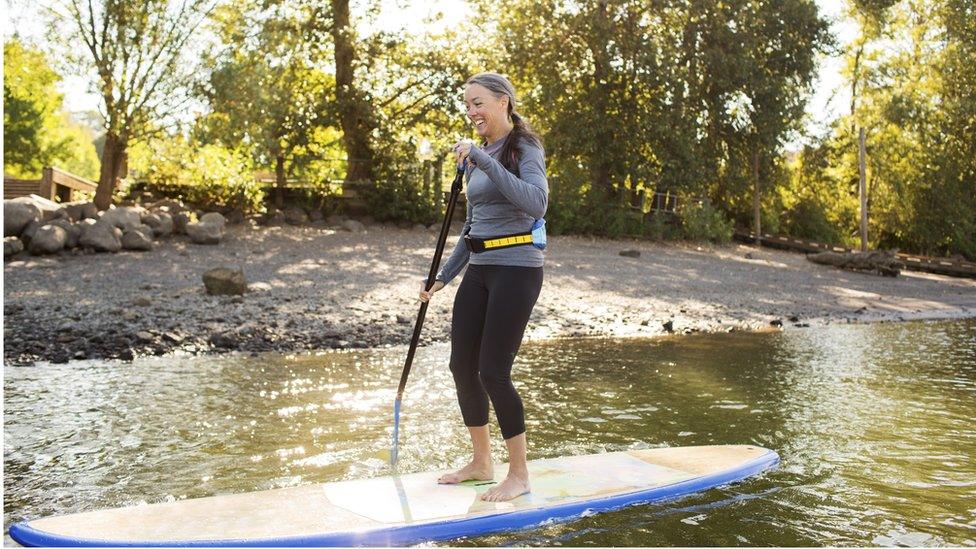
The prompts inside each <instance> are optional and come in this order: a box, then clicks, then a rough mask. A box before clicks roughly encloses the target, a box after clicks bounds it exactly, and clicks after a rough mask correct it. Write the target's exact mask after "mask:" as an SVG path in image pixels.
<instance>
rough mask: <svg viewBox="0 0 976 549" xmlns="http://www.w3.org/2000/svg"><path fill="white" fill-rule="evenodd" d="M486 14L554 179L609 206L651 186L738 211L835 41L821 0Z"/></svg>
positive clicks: (794, 120) (656, 0)
mask: <svg viewBox="0 0 976 549" xmlns="http://www.w3.org/2000/svg"><path fill="white" fill-rule="evenodd" d="M478 5H479V7H480V10H481V13H480V14H479V16H480V17H484V18H494V19H496V20H497V26H498V36H497V38H496V47H497V48H498V49H499V50H500V51H502V52H503V54H502V56H501V57H502V58H501V59H500V65H502V66H505V67H510V70H512V71H513V73H514V75H515V77H516V79H517V80H518V82H517V84H518V86H519V88H520V89H523V90H526V92H527V93H526V95H527V98H526V103H527V105H528V106H529V108H532V109H533V111H534V112H535V114H536V117H537V119H539V120H540V122H541V124H540V126H541V127H542V128H543V129H544V130H545V131H546V132H547V141H548V142H549V143H550V144H551V145H553V146H552V148H553V149H554V150H555V151H557V154H558V156H559V157H561V158H558V157H557V158H554V159H553V162H552V166H553V169H554V171H557V172H561V173H560V174H559V175H563V176H565V178H566V179H568V180H570V181H579V180H581V179H584V180H585V181H586V185H587V186H588V187H589V189H591V190H594V191H599V193H598V194H599V195H600V196H603V197H604V198H602V199H601V200H604V201H606V198H605V197H607V196H609V197H613V196H615V195H616V192H617V190H618V189H620V188H622V187H625V186H629V187H631V188H636V187H637V186H644V187H647V188H655V189H659V190H675V189H680V190H683V191H685V192H693V193H698V194H704V193H705V192H709V191H710V192H711V193H712V194H714V195H715V197H716V198H717V199H718V200H719V202H720V203H721V204H722V206H723V207H724V208H726V209H729V210H735V209H736V207H737V206H736V205H737V203H738V202H740V201H741V200H742V199H743V197H748V196H749V194H748V193H747V187H745V186H744V185H743V184H742V183H743V182H747V181H748V179H749V177H748V169H749V167H750V166H751V164H752V163H751V161H750V160H751V157H752V153H753V152H754V151H757V150H759V149H760V148H763V149H765V150H766V151H767V153H765V154H764V156H763V158H764V161H766V162H768V161H770V160H769V159H770V158H772V157H773V156H774V154H773V153H774V152H775V150H776V149H777V148H778V147H779V146H780V145H781V144H782V142H783V141H784V140H785V137H786V135H787V134H788V132H789V131H790V130H792V129H795V128H796V127H797V124H798V120H799V118H800V115H801V114H802V112H803V107H804V105H805V99H806V97H807V96H808V91H809V86H810V82H811V80H812V76H813V73H814V70H815V63H814V59H815V56H816V55H817V54H818V53H819V52H820V51H822V50H823V48H824V47H825V46H826V45H827V43H828V35H827V30H826V22H825V21H824V20H823V19H822V18H820V16H819V14H818V11H817V8H816V5H815V4H814V2H813V1H812V0H779V1H761V2H747V3H744V2H726V3H716V2H713V1H711V0H692V1H678V0H621V1H615V2H609V1H604V0H595V1H592V2H570V1H567V0H562V1H558V0H552V1H549V2H541V3H540V2H530V1H528V0H525V1H522V2H516V4H515V5H509V7H508V9H506V10H503V11H501V12H499V11H498V10H496V9H495V6H494V4H493V3H491V2H488V1H487V0H485V1H482V2H479V3H478ZM581 172H585V175H584V174H582V173H581ZM581 175H582V177H581Z"/></svg>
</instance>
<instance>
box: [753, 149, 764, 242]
mask: <svg viewBox="0 0 976 549" xmlns="http://www.w3.org/2000/svg"><path fill="white" fill-rule="evenodd" d="M752 181H753V184H754V185H755V189H754V191H753V193H752V209H753V215H754V216H755V221H754V225H755V233H754V234H755V238H756V244H759V243H760V242H762V219H761V218H762V215H761V212H760V208H759V192H760V189H759V151H758V150H755V151H753V152H752Z"/></svg>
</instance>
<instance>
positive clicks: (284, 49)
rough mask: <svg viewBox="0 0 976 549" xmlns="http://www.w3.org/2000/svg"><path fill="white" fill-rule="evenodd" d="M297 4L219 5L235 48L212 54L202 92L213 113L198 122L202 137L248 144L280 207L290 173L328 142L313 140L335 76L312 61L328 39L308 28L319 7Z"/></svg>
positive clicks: (218, 15)
mask: <svg viewBox="0 0 976 549" xmlns="http://www.w3.org/2000/svg"><path fill="white" fill-rule="evenodd" d="M294 7H295V6H284V5H281V4H273V5H271V6H262V5H260V4H258V3H251V4H249V5H248V4H244V5H234V6H224V7H222V8H220V9H218V10H216V11H215V13H214V16H213V22H214V26H215V27H216V29H217V31H218V35H219V38H220V41H221V43H222V44H226V45H228V46H229V47H227V48H224V49H223V50H221V51H219V52H218V53H217V54H215V55H213V56H207V61H206V62H205V64H206V65H207V66H208V67H210V75H209V78H208V80H207V81H206V83H205V84H204V86H203V90H202V96H203V97H204V99H206V101H207V102H208V104H209V107H210V109H211V112H210V113H208V114H207V115H206V116H205V117H203V118H202V119H201V120H200V124H199V128H198V129H199V132H198V133H199V134H200V137H201V138H202V139H203V140H204V141H220V142H222V143H223V144H224V145H225V146H228V147H237V146H239V145H242V144H243V145H244V146H246V147H248V148H250V149H251V152H252V156H253V158H254V161H255V162H256V164H257V165H259V166H264V167H267V168H269V169H272V170H273V171H274V173H275V185H276V193H275V202H276V205H277V206H278V207H281V206H282V205H283V195H282V189H283V188H284V186H285V182H286V178H287V175H288V174H289V173H293V171H294V169H295V168H296V167H297V166H300V165H302V164H307V163H308V162H310V161H311V160H313V159H314V158H315V156H316V154H315V151H317V150H322V149H325V148H327V147H328V146H329V144H327V143H314V142H315V141H316V139H317V136H319V135H321V134H320V132H319V130H320V129H321V128H323V127H325V126H327V125H329V124H330V123H331V122H332V120H333V112H334V108H333V105H332V97H333V94H334V88H335V79H334V77H333V76H331V75H329V74H327V73H326V72H324V71H322V70H319V69H317V68H315V66H314V65H315V61H316V56H317V55H319V50H320V49H321V48H324V47H327V45H319V44H317V43H316V42H315V41H314V40H313V39H311V37H310V36H309V35H308V33H307V32H306V29H307V27H308V24H309V21H311V20H312V18H313V16H314V11H309V10H294V9H289V8H294ZM242 8H244V9H242Z"/></svg>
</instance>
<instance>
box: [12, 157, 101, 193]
mask: <svg viewBox="0 0 976 549" xmlns="http://www.w3.org/2000/svg"><path fill="white" fill-rule="evenodd" d="M97 188H98V184H97V183H95V182H94V181H91V180H90V179H85V178H84V177H81V176H78V175H75V174H73V173H70V172H66V171H64V170H59V169H58V168H52V167H50V166H49V167H46V168H44V170H43V171H42V175H41V178H40V179H14V178H12V177H4V178H3V198H4V200H7V199H10V198H17V197H18V196H28V195H32V194H36V195H38V196H42V197H44V198H46V199H48V200H54V201H59V202H71V201H73V200H74V199H75V198H76V197H75V196H74V195H75V194H76V193H78V192H81V193H92V194H94V192H95V189H97Z"/></svg>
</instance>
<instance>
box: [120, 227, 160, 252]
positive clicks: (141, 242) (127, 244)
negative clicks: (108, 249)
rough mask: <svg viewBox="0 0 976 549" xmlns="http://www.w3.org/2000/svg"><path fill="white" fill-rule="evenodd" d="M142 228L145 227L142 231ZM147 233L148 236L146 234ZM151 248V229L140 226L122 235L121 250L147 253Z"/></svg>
mask: <svg viewBox="0 0 976 549" xmlns="http://www.w3.org/2000/svg"><path fill="white" fill-rule="evenodd" d="M142 227H146V228H145V229H143V228H142ZM147 233H148V234H147ZM152 247H153V240H152V229H150V228H148V227H147V226H146V225H140V226H139V227H136V228H133V229H127V230H126V231H124V232H123V233H122V249H125V250H140V251H149V250H151V249H152Z"/></svg>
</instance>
